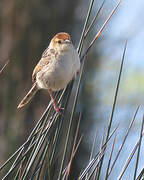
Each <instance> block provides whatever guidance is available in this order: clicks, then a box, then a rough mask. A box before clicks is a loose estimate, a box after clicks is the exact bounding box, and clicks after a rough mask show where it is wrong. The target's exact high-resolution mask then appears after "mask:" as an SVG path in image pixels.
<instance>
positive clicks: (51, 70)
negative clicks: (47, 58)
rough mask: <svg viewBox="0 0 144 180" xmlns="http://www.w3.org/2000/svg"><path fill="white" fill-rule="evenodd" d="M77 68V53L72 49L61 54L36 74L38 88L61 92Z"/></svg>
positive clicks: (78, 65) (78, 63) (78, 60)
mask: <svg viewBox="0 0 144 180" xmlns="http://www.w3.org/2000/svg"><path fill="white" fill-rule="evenodd" d="M79 68H80V59H79V56H78V53H77V51H76V50H75V49H74V48H73V49H72V50H71V51H67V52H63V53H61V54H59V55H58V56H57V57H56V59H54V60H53V61H51V62H50V63H49V64H48V65H47V66H45V67H44V68H43V71H41V72H40V73H38V74H37V77H36V79H37V83H38V86H39V88H42V89H52V90H53V91H58V90H61V89H63V88H65V87H66V86H67V84H68V83H69V82H70V81H71V80H72V78H73V77H74V76H75V74H76V73H77V71H78V70H79Z"/></svg>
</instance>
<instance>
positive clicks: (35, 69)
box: [32, 63, 42, 83]
mask: <svg viewBox="0 0 144 180" xmlns="http://www.w3.org/2000/svg"><path fill="white" fill-rule="evenodd" d="M41 69H42V66H41V65H40V63H38V64H37V65H36V67H35V68H34V70H33V73H32V82H33V83H34V82H35V81H36V74H37V73H38V72H39V71H40V70H41Z"/></svg>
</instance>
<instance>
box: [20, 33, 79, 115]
mask: <svg viewBox="0 0 144 180" xmlns="http://www.w3.org/2000/svg"><path fill="white" fill-rule="evenodd" d="M79 69H80V59H79V55H78V53H77V51H76V49H75V48H74V46H73V44H72V41H71V38H70V35H69V34H68V33H65V32H61V33H58V34H56V35H55V36H54V37H53V39H52V40H51V42H50V44H49V46H48V48H47V49H46V50H45V51H44V52H43V54H42V57H41V59H40V61H39V62H38V64H37V65H36V67H35V68H34V71H33V74H32V82H33V85H32V88H31V89H30V91H29V92H28V93H27V95H26V96H25V97H24V98H23V100H22V101H21V102H20V104H19V105H18V107H17V108H21V107H23V106H25V105H26V104H27V103H28V102H29V101H30V100H31V99H32V98H33V96H34V95H35V93H36V92H37V91H38V90H40V89H46V90H48V92H49V95H50V97H51V100H52V102H53V107H54V109H55V110H56V112H58V113H60V108H59V107H57V105H56V103H55V101H54V98H53V95H52V91H59V90H61V89H63V88H65V87H66V86H67V84H68V83H69V82H70V81H71V80H72V78H73V77H74V76H75V75H76V74H77V72H78V71H79Z"/></svg>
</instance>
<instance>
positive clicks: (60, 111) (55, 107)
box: [54, 106, 64, 116]
mask: <svg viewBox="0 0 144 180" xmlns="http://www.w3.org/2000/svg"><path fill="white" fill-rule="evenodd" d="M54 109H55V111H56V112H57V113H58V114H59V115H62V116H63V113H62V111H63V110H64V108H60V107H57V106H54Z"/></svg>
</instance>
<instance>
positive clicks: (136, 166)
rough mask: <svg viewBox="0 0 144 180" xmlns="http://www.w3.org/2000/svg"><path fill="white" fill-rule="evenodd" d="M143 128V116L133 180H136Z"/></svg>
mask: <svg viewBox="0 0 144 180" xmlns="http://www.w3.org/2000/svg"><path fill="white" fill-rule="evenodd" d="M143 127H144V115H143V119H142V125H141V131H140V137H139V141H140V143H139V147H138V152H137V158H136V165H135V172H134V178H133V179H134V180H135V179H136V174H137V168H138V162H139V157H140V148H141V141H142V132H143Z"/></svg>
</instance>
